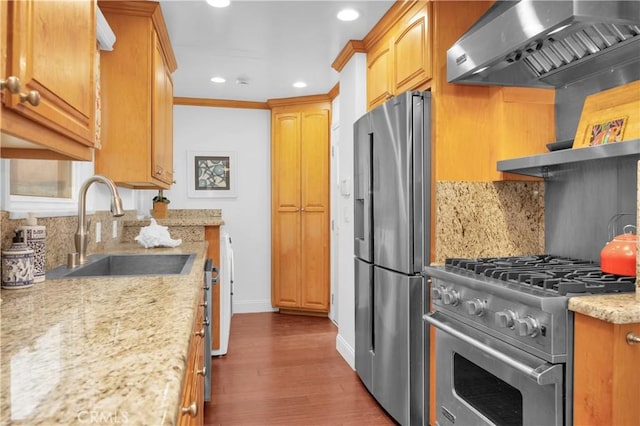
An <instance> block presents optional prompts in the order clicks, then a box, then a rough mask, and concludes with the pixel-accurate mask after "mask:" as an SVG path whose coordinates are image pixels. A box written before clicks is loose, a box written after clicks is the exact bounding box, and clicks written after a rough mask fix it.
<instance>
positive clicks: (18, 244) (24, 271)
mask: <svg viewBox="0 0 640 426" xmlns="http://www.w3.org/2000/svg"><path fill="white" fill-rule="evenodd" d="M32 285H33V250H32V249H30V248H29V247H28V246H27V244H26V243H25V242H24V235H23V231H22V230H18V231H16V236H15V237H14V238H13V244H12V245H11V247H10V248H8V249H7V250H2V288H12V289H13V288H25V287H30V286H32Z"/></svg>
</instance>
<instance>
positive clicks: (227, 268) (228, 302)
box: [211, 229, 233, 356]
mask: <svg viewBox="0 0 640 426" xmlns="http://www.w3.org/2000/svg"><path fill="white" fill-rule="evenodd" d="M220 231H221V233H220V234H221V235H220V273H219V276H218V285H219V286H220V313H219V318H220V348H219V349H213V350H212V351H211V355H212V356H220V355H226V353H227V348H228V347H229V331H230V329H231V317H232V316H233V248H232V247H231V237H230V236H229V234H228V233H227V231H225V230H224V229H221V230H220ZM214 315H216V313H214Z"/></svg>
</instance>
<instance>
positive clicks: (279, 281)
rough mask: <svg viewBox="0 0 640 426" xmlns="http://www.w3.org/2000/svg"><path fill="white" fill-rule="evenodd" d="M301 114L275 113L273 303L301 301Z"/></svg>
mask: <svg viewBox="0 0 640 426" xmlns="http://www.w3.org/2000/svg"><path fill="white" fill-rule="evenodd" d="M300 118H301V115H300V113H282V114H275V116H274V120H273V144H272V152H271V159H272V160H271V167H272V188H271V192H272V197H273V208H272V215H273V230H272V233H273V236H272V245H273V248H272V253H273V259H272V268H273V271H272V273H273V295H272V298H273V300H272V303H273V305H274V306H280V307H298V306H299V304H300Z"/></svg>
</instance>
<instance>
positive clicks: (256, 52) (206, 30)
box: [160, 0, 394, 102]
mask: <svg viewBox="0 0 640 426" xmlns="http://www.w3.org/2000/svg"><path fill="white" fill-rule="evenodd" d="M160 3H161V8H162V12H163V15H164V19H165V22H166V24H167V29H168V31H169V37H170V38H171V45H172V47H173V50H174V53H175V55H176V59H177V61H178V69H177V70H176V72H175V73H174V74H173V79H174V96H177V97H197V98H208V99H227V100H243V101H258V102H264V101H266V100H267V99H275V98H288V97H296V96H306V95H316V94H326V93H327V92H329V90H330V89H331V88H332V87H333V86H334V85H335V84H336V83H337V82H338V77H339V75H338V73H337V72H336V71H335V70H334V69H333V68H331V64H332V63H333V61H334V60H335V59H336V57H337V56H338V54H339V53H340V51H341V50H342V48H343V47H344V46H345V44H346V43H347V41H349V40H362V39H363V38H364V36H365V35H367V33H368V32H369V30H370V29H371V28H372V27H373V26H374V25H375V23H376V22H378V21H379V20H380V18H381V17H382V16H383V15H384V14H385V12H386V11H387V10H388V9H389V7H391V5H392V4H393V3H394V1H393V0H366V1H365V0H352V1H342V0H335V1H334V0H323V1H311V0H290V1H273V0H260V1H248V0H231V5H230V6H229V7H227V8H224V9H218V8H213V7H211V6H209V5H208V4H207V3H206V2H205V1H204V0H160ZM346 7H350V8H353V9H356V10H358V11H359V12H360V18H359V19H357V20H356V21H353V22H342V21H339V20H338V19H337V18H336V14H337V13H338V11H340V10H341V9H343V8H346ZM213 76H222V77H224V78H226V80H227V81H226V83H223V84H215V83H212V82H211V81H210V78H211V77H213ZM238 79H244V80H246V82H247V84H244V85H241V84H237V83H236V81H237V80H238ZM298 80H302V81H305V82H306V83H307V84H308V86H307V87H306V88H303V89H297V88H294V87H293V86H292V84H293V83H294V82H295V81H298Z"/></svg>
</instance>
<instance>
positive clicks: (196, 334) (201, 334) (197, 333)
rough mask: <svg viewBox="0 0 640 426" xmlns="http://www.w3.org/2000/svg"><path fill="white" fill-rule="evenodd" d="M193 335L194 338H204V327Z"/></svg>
mask: <svg viewBox="0 0 640 426" xmlns="http://www.w3.org/2000/svg"><path fill="white" fill-rule="evenodd" d="M193 334H194V336H200V337H204V327H202V328H201V329H200V331H196V332H194V333H193Z"/></svg>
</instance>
